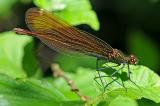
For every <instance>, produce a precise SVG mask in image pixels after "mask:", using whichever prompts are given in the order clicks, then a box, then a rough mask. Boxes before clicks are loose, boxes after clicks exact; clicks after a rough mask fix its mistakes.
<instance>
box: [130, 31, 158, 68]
mask: <svg viewBox="0 0 160 106" xmlns="http://www.w3.org/2000/svg"><path fill="white" fill-rule="evenodd" d="M128 37H129V38H128V42H127V43H128V45H129V48H130V51H131V52H132V53H134V54H135V55H136V56H137V57H138V58H139V63H140V64H143V65H146V66H148V67H150V68H152V69H154V70H157V69H158V65H159V59H158V58H157V57H159V47H158V44H156V43H155V41H153V40H152V39H151V38H149V37H148V35H146V34H145V33H144V32H142V31H140V30H131V31H129V32H128Z"/></svg>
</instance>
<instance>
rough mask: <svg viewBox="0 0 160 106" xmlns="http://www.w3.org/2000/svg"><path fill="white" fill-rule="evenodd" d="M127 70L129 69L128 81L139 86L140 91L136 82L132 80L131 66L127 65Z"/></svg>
mask: <svg viewBox="0 0 160 106" xmlns="http://www.w3.org/2000/svg"><path fill="white" fill-rule="evenodd" d="M127 68H128V80H130V81H131V82H132V83H133V84H134V85H135V86H137V87H138V88H139V89H140V90H141V88H140V87H139V86H138V85H137V84H136V83H135V82H134V81H132V80H131V75H130V74H131V71H130V68H129V64H127Z"/></svg>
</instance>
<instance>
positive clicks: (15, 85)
mask: <svg viewBox="0 0 160 106" xmlns="http://www.w3.org/2000/svg"><path fill="white" fill-rule="evenodd" d="M0 95H1V96H0V105H1V106H2V105H3V106H75V104H76V105H77V106H82V105H83V104H84V103H83V102H81V101H69V100H67V99H66V97H65V96H64V95H63V94H62V93H61V92H60V91H59V90H58V89H57V88H56V87H55V86H54V85H53V84H51V83H49V82H47V81H40V80H35V79H17V80H14V79H12V78H10V77H9V76H6V75H2V74H0Z"/></svg>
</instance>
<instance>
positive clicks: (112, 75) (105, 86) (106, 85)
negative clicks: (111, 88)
mask: <svg viewBox="0 0 160 106" xmlns="http://www.w3.org/2000/svg"><path fill="white" fill-rule="evenodd" d="M108 67H109V68H112V69H113V67H110V66H108ZM123 68H124V64H123V66H122V67H121V68H120V69H118V70H116V71H115V72H113V73H112V74H111V75H109V76H100V75H99V76H98V77H95V78H94V80H95V81H96V82H97V83H98V84H99V82H98V81H97V79H98V78H100V80H101V81H102V78H103V77H110V78H112V81H111V82H109V83H107V84H105V85H104V83H103V87H104V90H105V89H106V88H107V87H108V85H110V84H111V83H113V82H114V81H116V82H117V83H118V84H119V85H121V86H123V87H124V88H125V89H126V87H125V86H124V84H121V83H119V82H118V81H117V80H118V78H119V77H117V78H116V79H114V78H113V77H114V75H115V74H116V73H117V72H118V71H120V70H121V69H123ZM99 85H101V84H99Z"/></svg>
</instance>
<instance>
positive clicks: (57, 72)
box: [51, 64, 88, 102]
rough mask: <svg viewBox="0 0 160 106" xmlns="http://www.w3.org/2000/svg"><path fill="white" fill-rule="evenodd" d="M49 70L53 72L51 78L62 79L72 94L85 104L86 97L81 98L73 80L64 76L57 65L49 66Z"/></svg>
mask: <svg viewBox="0 0 160 106" xmlns="http://www.w3.org/2000/svg"><path fill="white" fill-rule="evenodd" d="M51 69H52V71H53V76H54V77H62V78H63V79H64V80H65V81H66V82H67V84H68V85H69V86H70V88H71V91H72V92H74V93H75V94H76V95H78V96H79V97H80V99H81V100H82V101H85V102H86V101H87V100H88V97H86V96H83V95H82V94H81V92H80V91H79V89H78V88H77V87H76V85H75V84H74V82H73V80H71V79H69V78H68V77H67V76H66V75H65V74H64V71H63V70H62V69H61V68H60V66H59V65H58V64H52V65H51Z"/></svg>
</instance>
